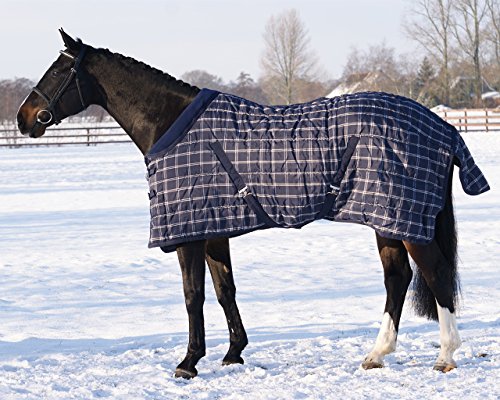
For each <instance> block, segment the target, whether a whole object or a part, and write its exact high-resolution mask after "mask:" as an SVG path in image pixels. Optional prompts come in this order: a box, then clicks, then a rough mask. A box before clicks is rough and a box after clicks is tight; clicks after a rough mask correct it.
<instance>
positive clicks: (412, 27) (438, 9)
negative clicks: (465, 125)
mask: <svg viewBox="0 0 500 400" xmlns="http://www.w3.org/2000/svg"><path fill="white" fill-rule="evenodd" d="M452 4H453V1H452V0H414V1H412V5H413V7H412V9H411V11H410V13H411V17H412V18H411V20H409V21H406V23H405V25H404V28H405V30H406V32H407V34H408V35H409V36H410V37H411V38H412V39H414V40H416V41H417V42H418V43H420V45H422V46H423V48H424V49H425V50H426V51H427V52H428V53H429V55H430V56H431V57H432V58H433V59H435V60H436V61H437V63H438V64H439V67H440V69H441V71H440V72H441V74H442V82H443V96H442V97H443V101H444V102H445V103H446V104H449V102H450V86H451V78H450V52H451V41H450V39H451V34H452V26H453V21H452V11H453V9H452Z"/></svg>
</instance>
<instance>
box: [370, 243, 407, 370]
mask: <svg viewBox="0 0 500 400" xmlns="http://www.w3.org/2000/svg"><path fill="white" fill-rule="evenodd" d="M377 246H378V250H379V254H380V259H381V261H382V266H383V267H384V284H385V289H386V292H387V298H386V302H385V309H384V317H383V319H382V325H381V326H380V331H379V333H378V336H377V340H376V341H375V346H374V347H373V350H372V351H371V352H370V353H369V354H368V355H367V356H366V358H365V360H364V362H363V364H362V367H363V368H364V369H371V368H381V367H383V366H384V357H385V356H386V355H387V354H389V353H392V352H393V351H394V350H396V340H397V335H398V329H399V320H400V318H401V312H402V311H403V303H404V301H405V296H406V291H407V290H408V286H409V284H410V282H411V278H412V274H413V273H412V270H411V267H410V262H409V260H408V252H407V250H406V249H405V247H404V244H403V242H402V241H400V240H392V239H385V238H383V237H381V236H379V235H378V234H377Z"/></svg>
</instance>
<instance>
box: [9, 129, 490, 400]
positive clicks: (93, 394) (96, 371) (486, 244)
mask: <svg viewBox="0 0 500 400" xmlns="http://www.w3.org/2000/svg"><path fill="white" fill-rule="evenodd" d="M465 139H466V141H467V143H468V144H469V146H470V149H471V151H472V153H473V155H474V156H475V158H476V160H477V162H478V163H479V165H480V166H481V168H482V169H483V171H484V173H485V174H486V176H487V178H488V180H489V182H490V185H491V187H492V190H491V191H490V192H488V193H486V194H484V195H481V196H478V197H469V196H466V195H465V194H464V193H463V192H462V190H461V188H460V187H459V185H458V179H455V184H456V185H455V200H456V213H457V217H458V223H459V237H460V257H461V268H460V270H461V276H462V286H463V302H462V306H461V309H460V312H459V328H460V331H461V335H462V339H463V345H462V347H461V348H460V349H459V350H458V351H457V353H456V360H457V362H458V364H459V368H458V369H456V370H454V371H452V372H450V373H448V374H442V373H438V372H435V371H433V370H432V365H433V363H434V360H435V358H436V357H437V354H438V346H439V334H438V326H437V324H436V323H435V322H430V321H427V320H424V319H422V318H419V317H415V316H414V315H413V313H412V312H411V309H410V308H409V307H406V308H405V311H404V313H403V318H402V321H401V329H400V335H399V342H398V349H397V351H396V353H393V354H392V355H389V356H388V357H387V358H386V367H385V368H384V369H381V370H371V371H364V370H362V369H361V368H360V363H361V361H362V360H363V358H364V356H365V354H366V353H367V352H368V351H369V350H370V349H371V347H372V345H373V343H374V340H375V337H376V334H377V331H378V327H379V324H380V321H381V317H382V311H383V306H384V301H385V290H384V286H383V276H382V268H381V266H380V264H379V260H378V255H377V252H376V247H375V240H374V234H373V232H372V231H371V229H369V228H366V227H361V226H356V225H350V224H333V223H327V222H319V223H314V224H311V225H308V226H306V227H305V228H303V229H302V230H300V231H297V230H294V231H291V230H288V231H284V230H283V231H280V230H268V231H262V232H256V233H252V234H249V235H247V236H243V237H240V238H237V239H233V240H232V243H231V246H232V248H231V250H232V256H233V264H234V268H235V279H236V284H237V288H238V295H237V296H238V302H239V307H240V311H241V314H242V317H243V321H244V323H245V326H246V328H247V331H248V336H249V340H250V344H249V345H248V347H247V349H246V350H245V351H244V353H243V357H244V358H245V361H246V364H245V365H241V366H229V367H222V366H221V365H220V362H221V360H222V358H223V356H224V354H225V352H226V350H227V346H228V333H227V328H226V325H225V321H224V316H223V312H222V309H221V308H220V307H219V305H218V304H217V301H216V299H215V295H214V292H213V289H212V288H211V287H210V286H208V285H210V282H209V281H207V301H206V306H205V318H206V332H207V347H208V348H207V356H206V357H205V358H203V359H202V360H201V361H200V363H199V364H198V370H199V376H198V377H197V378H196V379H194V380H191V381H185V380H180V379H175V378H173V372H174V369H175V366H176V365H177V363H178V362H179V361H180V360H181V359H182V358H183V356H184V354H185V350H186V344H187V316H186V312H185V309H184V304H183V297H182V283H181V276H180V271H179V267H178V265H177V261H176V256H175V254H167V255H165V254H163V253H162V252H161V251H160V250H148V249H147V246H146V244H147V238H148V226H149V220H148V217H149V210H148V199H147V194H146V193H147V184H146V181H145V179H144V174H145V167H144V163H143V161H142V158H141V155H140V154H139V152H138V151H137V150H136V149H135V148H134V147H133V145H131V144H130V145H127V144H125V145H108V146H105V145H103V146H99V147H63V148H31V149H15V150H12V149H2V150H0V289H1V290H0V399H16V400H17V399H39V398H43V399H74V398H75V399H93V398H106V397H107V398H112V399H337V398H349V399H351V398H352V399H363V398H367V399H378V398H383V399H401V398H416V397H418V398H421V399H444V398H462V399H475V398H481V399H498V398H499V397H500V306H499V304H500V283H499V282H500V272H499V260H500V257H499V256H500V251H499V250H500V246H499V245H500V235H499V233H500V232H499V227H500V207H499V203H500V194H499V191H498V188H499V186H500V161H499V158H498V154H499V149H500V134H498V133H497V134H494V133H490V134H478V133H476V134H472V135H468V136H465Z"/></svg>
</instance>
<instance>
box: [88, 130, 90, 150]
mask: <svg viewBox="0 0 500 400" xmlns="http://www.w3.org/2000/svg"><path fill="white" fill-rule="evenodd" d="M89 146H90V129H89V128H87V147H89Z"/></svg>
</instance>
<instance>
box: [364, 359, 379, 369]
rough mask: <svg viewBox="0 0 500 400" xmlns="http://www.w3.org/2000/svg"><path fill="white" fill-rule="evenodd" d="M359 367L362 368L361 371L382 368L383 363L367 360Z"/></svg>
mask: <svg viewBox="0 0 500 400" xmlns="http://www.w3.org/2000/svg"><path fill="white" fill-rule="evenodd" d="M361 366H362V367H363V369H375V368H384V364H383V363H380V362H376V361H368V360H365V361H363V364H361Z"/></svg>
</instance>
